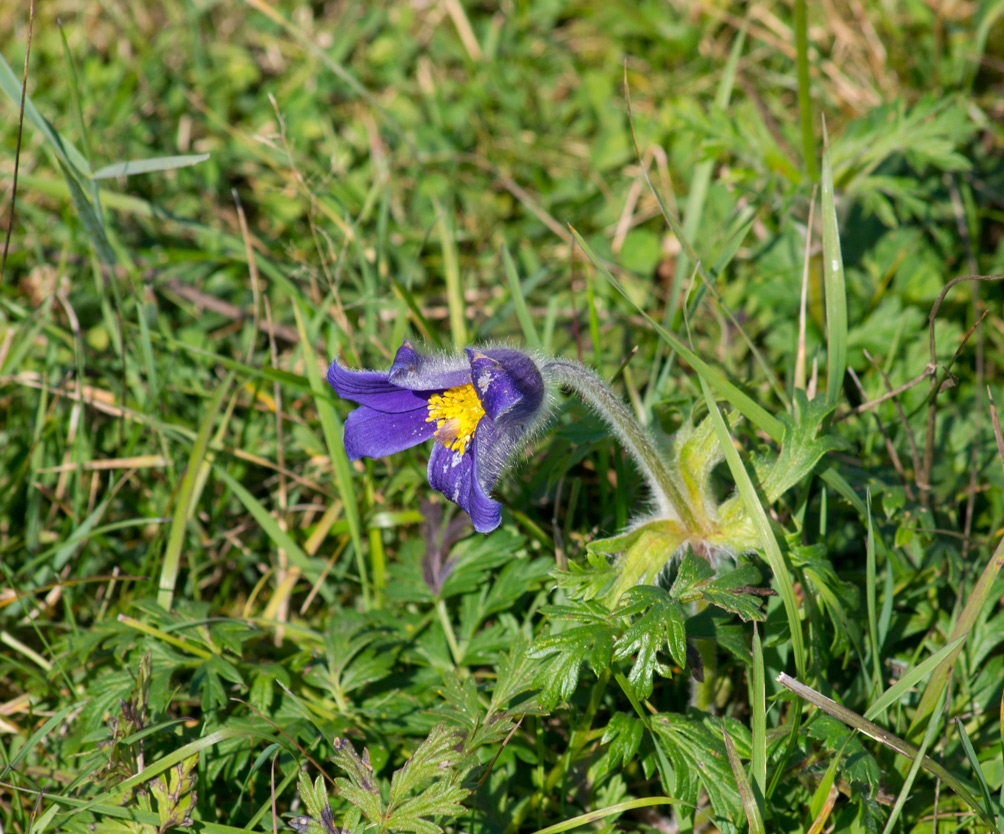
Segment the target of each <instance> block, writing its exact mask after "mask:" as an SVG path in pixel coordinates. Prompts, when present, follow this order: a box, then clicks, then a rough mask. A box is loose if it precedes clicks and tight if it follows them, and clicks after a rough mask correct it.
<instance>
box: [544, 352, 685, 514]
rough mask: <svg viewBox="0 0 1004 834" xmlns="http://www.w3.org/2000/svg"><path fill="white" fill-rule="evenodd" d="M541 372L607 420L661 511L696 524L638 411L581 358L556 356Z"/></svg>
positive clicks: (545, 364) (546, 363)
mask: <svg viewBox="0 0 1004 834" xmlns="http://www.w3.org/2000/svg"><path fill="white" fill-rule="evenodd" d="M540 370H541V373H542V374H543V375H544V376H545V377H546V378H548V379H550V380H552V381H554V382H555V383H557V384H559V385H564V386H567V387H568V388H571V389H572V390H573V391H575V392H576V393H578V394H581V395H582V397H583V399H585V400H586V402H588V403H589V405H590V406H592V408H593V410H594V411H595V412H596V413H597V414H598V415H599V416H600V417H601V418H603V420H604V421H605V422H606V424H607V425H608V426H610V428H611V429H613V431H614V433H615V434H616V435H617V438H618V439H619V440H620V442H621V443H622V444H623V446H624V448H625V449H627V451H628V452H629V453H630V454H631V457H633V458H634V459H635V462H636V463H637V464H638V467H639V468H640V469H641V471H642V474H643V475H644V476H645V480H647V481H648V484H649V486H650V487H651V489H652V493H653V494H654V496H655V499H656V501H657V502H658V503H659V510H660V514H661V515H662V516H663V517H667V518H676V519H679V520H680V522H682V524H683V525H684V526H685V527H686V528H687V529H689V530H694V529H695V528H696V522H695V519H694V515H693V513H692V512H691V510H690V505H689V504H687V502H686V501H685V500H684V498H683V495H682V494H681V493H680V489H679V487H678V486H677V483H676V481H675V480H674V479H673V476H672V474H671V472H670V470H669V469H668V468H667V467H666V464H665V462H664V461H663V456H662V454H661V453H660V452H659V449H658V447H657V446H656V443H655V439H654V438H653V437H652V435H651V433H650V432H649V431H647V430H646V429H645V428H644V427H642V426H641V425H639V423H638V421H637V420H636V419H635V418H634V415H633V414H631V412H630V411H629V410H628V408H627V406H625V405H624V402H623V400H621V398H620V397H618V396H617V394H615V393H614V391H613V390H612V389H611V388H610V386H609V385H607V383H605V382H604V381H603V380H602V379H600V377H599V376H597V375H596V373H595V372H594V371H592V370H591V369H589V368H587V367H586V366H585V365H580V364H579V363H578V362H572V361H570V360H567V359H552V360H550V361H548V362H545V363H544V364H543V365H542V366H541V368H540Z"/></svg>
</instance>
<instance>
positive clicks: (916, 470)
mask: <svg viewBox="0 0 1004 834" xmlns="http://www.w3.org/2000/svg"><path fill="white" fill-rule="evenodd" d="M863 353H864V355H865V359H867V360H868V361H869V362H870V363H871V365H872V367H873V368H875V370H876V371H878V372H879V374H881V375H882V381H883V382H884V383H885V387H886V391H887V392H888V391H892V383H891V382H890V381H889V374H887V373H886V372H885V368H883V367H882V366H881V365H879V363H878V362H876V361H875V359H874V358H873V357H872V355H871V354H870V353H869V352H868V351H867V350H865V351H863ZM892 404H893V405H894V406H895V407H896V414H897V415H898V417H899V422H900V424H901V425H902V426H903V431H904V432H906V441H907V443H909V444H910V457H911V459H912V460H913V477H914V478H916V477H918V476H919V475H920V449H918V448H917V438H916V437H914V434H913V429H912V428H910V421H909V420H907V419H906V412H905V411H903V406H902V404H901V403H900V401H899V400H898V399H896V398H895V397H893V399H892ZM917 488H918V489H924V487H922V486H921V485H920V484H917Z"/></svg>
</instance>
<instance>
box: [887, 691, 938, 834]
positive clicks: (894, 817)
mask: <svg viewBox="0 0 1004 834" xmlns="http://www.w3.org/2000/svg"><path fill="white" fill-rule="evenodd" d="M946 700H948V692H947V691H946V692H945V695H944V697H943V698H942V699H941V700H940V701H939V702H938V708H937V709H936V710H935V711H934V715H933V716H932V717H931V723H930V724H928V725H927V732H925V733H924V741H923V742H922V743H921V745H920V749H919V750H918V751H917V757H916V758H915V759H914V760H913V764H912V765H910V771H909V772H908V773H907V775H906V779H904V780H903V787H902V788H900V791H899V795H898V796H897V797H896V804H895V805H893V806H892V811H890V812H889V819H887V820H886V823H885V828H883V829H882V834H891V832H892V831H893V829H894V828H895V827H896V823H897V822H898V821H899V815H900V814H901V813H902V811H903V806H904V805H905V804H906V800H907V799H908V798H909V796H910V788H912V787H913V782H914V780H915V779H916V778H917V774H918V773H919V772H920V768H921V766H922V765H923V763H924V759H925V758H927V757H926V756H925V755H924V754H925V753H926V752H927V748H928V747H929V746H930V745H931V742H932V741H934V735H935V733H936V732H937V731H938V727H939V725H940V724H941V713H942V712H943V711H944V709H945V701H946Z"/></svg>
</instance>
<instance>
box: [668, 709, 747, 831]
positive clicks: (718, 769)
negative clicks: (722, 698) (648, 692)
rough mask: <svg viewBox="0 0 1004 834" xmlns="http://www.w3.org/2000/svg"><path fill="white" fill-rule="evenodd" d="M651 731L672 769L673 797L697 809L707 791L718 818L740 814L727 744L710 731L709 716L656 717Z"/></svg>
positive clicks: (737, 793)
mask: <svg viewBox="0 0 1004 834" xmlns="http://www.w3.org/2000/svg"><path fill="white" fill-rule="evenodd" d="M730 728H731V725H730ZM652 729H653V730H654V731H655V733H656V735H657V736H658V737H659V741H660V744H661V745H662V748H663V750H664V751H665V753H666V755H667V756H668V757H669V759H670V762H671V763H672V765H673V771H674V773H675V774H676V786H675V790H674V791H673V795H674V796H675V797H676V798H677V799H679V800H680V801H681V802H686V803H690V804H693V805H696V804H697V800H698V796H699V794H700V789H701V788H704V790H705V791H706V792H707V794H708V799H709V800H710V802H711V807H712V808H714V810H715V812H716V813H717V814H720V815H722V816H726V817H728V816H732V815H734V814H736V813H740V812H741V808H742V804H741V802H740V799H739V792H738V790H737V789H736V785H735V780H734V779H733V778H732V769H731V768H730V767H729V761H728V757H727V755H726V752H725V742H724V741H723V740H722V738H721V736H719V735H718V734H717V733H715V732H713V731H712V730H711V729H710V728H709V726H708V717H707V716H700V715H692V714H688V715H679V714H676V713H666V714H663V715H657V716H656V717H655V718H653V719H652Z"/></svg>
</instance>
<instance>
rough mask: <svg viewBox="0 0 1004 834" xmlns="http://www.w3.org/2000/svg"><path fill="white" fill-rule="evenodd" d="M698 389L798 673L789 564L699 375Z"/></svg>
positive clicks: (800, 652) (801, 665) (797, 620)
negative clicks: (768, 574) (777, 601)
mask: <svg viewBox="0 0 1004 834" xmlns="http://www.w3.org/2000/svg"><path fill="white" fill-rule="evenodd" d="M700 381H701V390H702V391H703V392H704V401H705V403H706V404H707V406H708V414H709V416H710V417H711V423H712V425H713V426H714V427H715V433H716V434H717V435H718V443H719V444H720V446H721V448H722V451H723V452H724V453H725V461H726V463H728V465H729V471H730V472H731V473H732V479H733V480H734V481H735V482H736V489H738V490H739V495H740V497H741V498H742V502H743V507H745V508H746V512H747V514H748V515H749V517H750V520H751V521H752V522H753V527H754V529H755V530H756V531H757V534H758V535H759V537H760V546H761V547H762V548H763V552H764V556H765V558H766V559H767V564H769V565H770V568H771V570H772V571H773V573H774V580H775V581H776V582H777V587H778V591H779V593H780V594H781V602H782V603H783V604H784V612H785V614H786V616H787V619H788V629H789V630H790V631H791V642H792V649H793V650H794V654H795V668H796V669H797V670H798V674H799V676H800V677H802V676H804V675H805V644H804V642H803V639H802V620H801V617H800V615H799V613H798V601H797V599H796V598H795V586H794V584H793V583H792V581H791V568H790V567H789V566H788V563H787V561H786V560H785V558H784V555H783V554H782V553H781V548H779V547H778V545H777V540H776V539H775V538H774V533H773V531H772V530H771V529H770V521H769V520H768V519H767V513H765V512H764V509H763V506H762V505H761V504H760V499H759V498H758V497H757V494H756V490H755V489H754V487H753V482H752V481H751V480H750V476H749V474H748V473H747V472H746V467H745V466H743V462H742V460H740V458H739V453H738V452H737V451H736V447H735V444H734V443H733V442H732V436H731V435H730V434H729V430H728V427H727V426H726V425H725V420H724V419H723V418H722V414H721V412H720V411H719V410H718V404H717V403H716V402H715V398H714V396H713V394H712V392H711V386H710V384H709V383H708V382H707V381H706V380H705V379H704V377H701V380H700Z"/></svg>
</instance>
